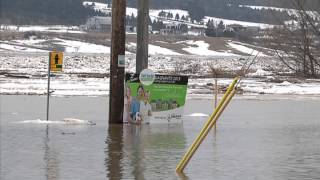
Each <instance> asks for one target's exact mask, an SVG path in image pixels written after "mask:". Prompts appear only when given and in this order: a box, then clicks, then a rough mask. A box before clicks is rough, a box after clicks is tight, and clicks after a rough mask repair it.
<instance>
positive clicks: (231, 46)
mask: <svg viewBox="0 0 320 180" xmlns="http://www.w3.org/2000/svg"><path fill="white" fill-rule="evenodd" d="M172 44H177V45H183V46H184V48H181V51H180V52H183V53H182V54H181V53H178V52H176V51H175V50H172V49H168V48H166V47H161V46H157V45H154V44H149V54H150V55H200V56H227V57H228V56H238V57H239V56H241V54H247V55H255V54H257V53H258V51H257V50H255V49H261V47H256V46H253V45H250V44H244V43H240V42H238V41H231V40H228V42H226V47H225V49H221V50H218V51H213V50H210V44H208V43H207V42H205V41H203V40H198V41H193V40H187V41H179V42H175V43H171V45H172ZM136 46H137V44H136V43H134V42H127V44H126V50H127V52H126V54H132V53H134V52H135V51H136ZM57 47H59V50H61V51H64V52H66V53H98V54H100V53H101V54H110V47H108V46H105V45H99V44H93V43H88V42H82V41H75V40H66V39H61V38H46V39H39V38H37V37H35V36H31V37H30V38H29V39H19V40H18V39H17V40H11V41H0V51H4V52H8V51H10V52H49V50H51V49H53V48H57ZM253 48H254V49H253ZM237 53H240V54H237ZM268 54H270V52H269V53H268ZM271 54H272V52H271ZM259 55H260V56H267V55H265V54H264V53H260V54H259Z"/></svg>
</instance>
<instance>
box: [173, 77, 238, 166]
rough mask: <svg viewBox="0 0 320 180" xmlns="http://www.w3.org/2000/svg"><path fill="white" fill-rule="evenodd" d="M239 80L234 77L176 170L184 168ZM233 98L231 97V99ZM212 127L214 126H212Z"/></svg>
mask: <svg viewBox="0 0 320 180" xmlns="http://www.w3.org/2000/svg"><path fill="white" fill-rule="evenodd" d="M238 80H239V78H238V77H236V78H235V79H234V81H233V82H232V83H231V84H230V86H229V87H228V90H227V92H226V93H225V94H224V96H223V98H222V99H221V101H220V102H219V105H218V107H217V108H216V109H215V111H214V113H213V114H212V115H211V116H210V118H209V120H208V121H207V122H206V124H205V125H204V127H203V128H202V130H201V131H200V134H199V135H198V137H197V138H196V140H195V141H194V142H193V143H192V145H191V147H190V148H189V149H188V151H187V153H186V154H185V155H184V157H183V158H182V160H181V161H180V163H179V164H178V165H177V168H176V171H177V172H181V169H182V170H183V169H184V166H185V165H186V162H188V161H189V160H190V158H191V156H192V154H191V152H192V151H193V149H194V148H195V146H196V144H197V142H199V141H200V139H201V138H203V134H204V133H205V131H206V130H207V129H208V127H209V125H210V124H211V121H212V120H213V119H214V118H215V117H216V115H217V113H218V112H219V110H220V108H221V107H222V106H223V104H224V103H225V101H226V100H227V98H228V97H229V95H230V92H231V91H232V90H233V89H234V86H235V84H236V83H237V81H238ZM230 100H231V99H230ZM211 128H212V127H211ZM181 167H183V168H181Z"/></svg>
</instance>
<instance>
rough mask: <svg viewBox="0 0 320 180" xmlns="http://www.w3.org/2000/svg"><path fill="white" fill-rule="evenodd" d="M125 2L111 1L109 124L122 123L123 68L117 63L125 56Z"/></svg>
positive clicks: (121, 0)
mask: <svg viewBox="0 0 320 180" xmlns="http://www.w3.org/2000/svg"><path fill="white" fill-rule="evenodd" d="M125 18H126V0H112V37H111V55H110V56H111V57H110V59H111V60H110V96H109V97H110V100H109V123H110V124H120V123H122V116H123V98H124V97H123V91H124V67H123V66H119V63H118V61H119V60H120V59H123V58H124V55H125V36H126V34H125V20H126V19H125Z"/></svg>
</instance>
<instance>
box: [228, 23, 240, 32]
mask: <svg viewBox="0 0 320 180" xmlns="http://www.w3.org/2000/svg"><path fill="white" fill-rule="evenodd" d="M226 29H227V30H229V31H233V32H239V31H243V30H244V29H245V27H243V26H242V25H240V24H229V25H227V26H226Z"/></svg>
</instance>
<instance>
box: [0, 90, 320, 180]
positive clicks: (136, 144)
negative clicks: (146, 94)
mask: <svg viewBox="0 0 320 180" xmlns="http://www.w3.org/2000/svg"><path fill="white" fill-rule="evenodd" d="M0 101H1V104H0V105H1V107H0V108H1V111H0V113H1V114H0V118H1V121H0V130H1V131H0V145H1V146H0V163H1V164H0V168H1V171H0V179H1V180H19V179H23V180H29V179H30V180H38V179H39V180H42V179H48V180H56V179H62V180H64V179H77V180H81V179H83V180H88V179H90V180H96V179H97V180H102V179H138V180H143V179H201V180H202V179H225V180H230V179H241V180H242V179H243V180H248V179H249V180H250V179H259V180H260V179H266V180H270V179H279V180H283V179H290V180H294V179H296V180H301V179H319V177H320V140H319V139H320V101H319V99H303V98H302V99H296V98H288V99H268V98H263V100H261V99H260V100H259V99H250V100H249V99H246V98H236V99H234V100H233V101H232V102H231V103H230V105H229V106H228V108H227V109H226V111H225V112H224V114H223V116H222V117H221V119H220V121H219V122H218V125H217V130H216V131H213V130H212V132H210V133H209V135H208V137H207V138H206V140H205V141H204V143H203V144H202V145H201V146H200V148H199V149H198V151H197V152H196V154H195V156H194V157H193V159H192V160H191V161H190V163H189V165H188V166H187V168H186V169H185V174H184V175H177V174H176V173H175V167H176V165H177V163H178V162H179V160H180V159H181V158H182V156H183V154H184V153H185V151H186V149H187V148H188V147H189V145H190V144H191V143H192V142H193V140H194V138H195V137H196V136H197V134H198V133H199V131H200V129H201V128H202V126H203V125H204V123H205V120H206V117H199V116H197V117H191V116H184V117H183V123H179V124H151V125H143V126H130V125H124V126H122V125H112V126H111V125H108V122H107V117H108V112H107V110H108V98H107V97H52V98H51V111H50V122H51V123H43V121H41V120H44V119H45V117H46V114H45V112H46V97H45V96H6V95H1V96H0ZM211 112H212V100H205V99H189V100H187V104H186V107H185V115H188V114H192V113H204V114H210V113H211ZM64 118H77V119H82V120H91V121H94V122H95V123H96V125H87V124H65V123H61V121H62V119H64ZM38 119H41V120H38Z"/></svg>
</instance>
